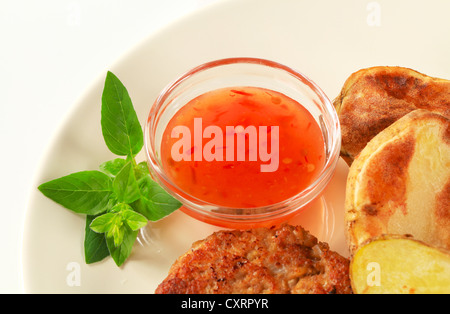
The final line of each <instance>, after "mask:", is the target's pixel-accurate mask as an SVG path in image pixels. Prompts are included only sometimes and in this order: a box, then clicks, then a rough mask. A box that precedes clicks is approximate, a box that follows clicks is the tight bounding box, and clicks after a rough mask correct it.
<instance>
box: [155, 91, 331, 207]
mask: <svg viewBox="0 0 450 314" xmlns="http://www.w3.org/2000/svg"><path fill="white" fill-rule="evenodd" d="M161 159H162V165H163V168H164V169H165V172H166V173H167V175H168V177H169V179H170V180H171V181H172V182H173V183H174V184H175V185H177V186H178V187H179V188H180V189H181V190H183V191H184V192H185V193H188V194H190V195H191V196H193V197H196V198H198V199H200V200H202V201H205V202H209V203H213V204H215V205H220V206H226V207H236V208H251V207H259V206H266V205H272V204H275V203H278V202H281V201H283V200H286V199H288V198H290V197H293V196H295V195H296V194H298V193H299V192H301V191H302V190H303V189H305V188H306V187H308V186H309V185H310V183H312V181H313V180H314V179H315V178H316V177H317V175H318V174H319V173H320V171H321V169H322V167H323V166H324V161H325V145H324V139H323V136H322V132H321V129H320V127H319V125H318V124H317V123H316V121H315V120H314V118H313V116H312V115H311V114H310V113H309V112H308V110H306V109H305V108H304V107H303V106H302V105H301V104H299V103H298V102H297V101H295V100H293V99H291V98H289V97H287V96H285V95H283V94H281V93H278V92H275V91H272V90H268V89H263V88H257V87H233V88H223V89H218V90H214V91H210V92H207V93H205V94H203V95H201V96H198V97H196V98H195V99H193V100H191V101H190V102H189V103H187V104H186V105H185V106H184V107H182V108H181V109H180V110H179V111H178V112H177V113H176V114H175V115H174V116H173V117H172V119H171V120H170V121H169V123H168V125H167V127H166V129H165V131H164V134H163V138H162V142H161Z"/></svg>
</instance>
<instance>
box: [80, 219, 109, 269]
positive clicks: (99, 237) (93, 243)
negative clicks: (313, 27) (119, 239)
mask: <svg viewBox="0 0 450 314" xmlns="http://www.w3.org/2000/svg"><path fill="white" fill-rule="evenodd" d="M96 217H97V216H91V215H87V216H86V227H85V236H84V259H85V261H86V264H92V263H96V262H99V261H101V260H103V259H104V258H105V257H108V256H109V250H108V246H107V245H106V239H105V235H104V234H101V233H97V232H94V231H92V230H91V228H90V227H89V226H90V224H91V222H92V221H93V220H94V219H95V218H96Z"/></svg>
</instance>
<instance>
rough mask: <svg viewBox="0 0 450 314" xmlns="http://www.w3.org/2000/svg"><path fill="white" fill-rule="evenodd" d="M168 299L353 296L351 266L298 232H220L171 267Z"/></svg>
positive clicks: (165, 288) (164, 287) (165, 287)
mask: <svg viewBox="0 0 450 314" xmlns="http://www.w3.org/2000/svg"><path fill="white" fill-rule="evenodd" d="M156 293H158V294H169V293H201V294H203V293H205V294H206V293H299V294H300V293H304V294H307V293H337V294H349V293H352V290H351V285H350V279H349V261H348V260H347V259H346V258H344V257H342V256H341V255H339V254H338V253H336V252H332V251H330V249H329V247H328V244H326V243H322V242H319V241H318V240H317V239H316V238H315V237H314V236H312V235H311V234H309V233H308V232H307V231H305V230H304V229H303V228H301V227H300V226H291V225H283V226H281V227H279V228H275V227H272V228H258V229H250V230H233V231H228V230H227V231H219V232H216V233H213V234H212V235H210V236H209V237H207V238H206V239H204V240H201V241H198V242H195V243H194V244H193V246H192V248H191V249H190V250H189V251H188V252H187V253H185V254H184V255H182V256H181V257H179V258H178V260H177V261H176V262H175V263H174V264H173V265H172V267H171V269H170V271H169V275H168V276H167V278H166V279H165V280H164V281H163V282H162V283H161V284H160V285H159V286H158V288H157V289H156Z"/></svg>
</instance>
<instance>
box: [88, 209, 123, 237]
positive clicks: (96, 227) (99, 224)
mask: <svg viewBox="0 0 450 314" xmlns="http://www.w3.org/2000/svg"><path fill="white" fill-rule="evenodd" d="M116 216H117V214H116V213H107V214H103V215H99V216H97V218H95V219H94V220H93V221H92V222H91V225H90V226H89V227H90V228H91V230H92V231H94V232H97V233H105V232H108V231H109V230H111V229H112V226H113V224H114V223H115V221H114V220H115V217H116Z"/></svg>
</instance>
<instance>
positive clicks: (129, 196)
mask: <svg viewBox="0 0 450 314" xmlns="http://www.w3.org/2000/svg"><path fill="white" fill-rule="evenodd" d="M113 189H114V192H115V194H116V195H117V199H118V200H119V202H124V203H132V202H134V201H136V200H137V199H138V198H139V197H140V195H139V186H138V183H137V181H136V177H135V174H134V169H133V162H132V161H130V162H128V163H127V164H126V165H125V166H124V167H123V168H122V169H121V170H120V171H119V173H118V174H117V175H116V178H115V179H114V181H113Z"/></svg>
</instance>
